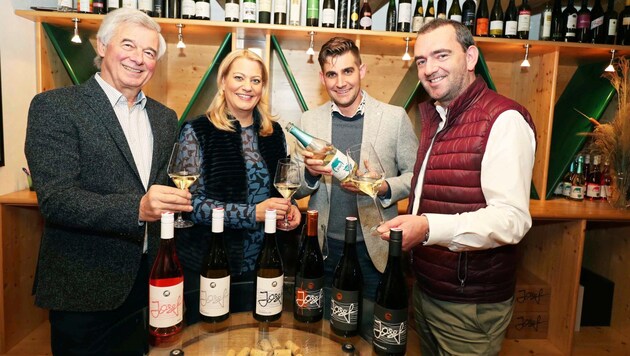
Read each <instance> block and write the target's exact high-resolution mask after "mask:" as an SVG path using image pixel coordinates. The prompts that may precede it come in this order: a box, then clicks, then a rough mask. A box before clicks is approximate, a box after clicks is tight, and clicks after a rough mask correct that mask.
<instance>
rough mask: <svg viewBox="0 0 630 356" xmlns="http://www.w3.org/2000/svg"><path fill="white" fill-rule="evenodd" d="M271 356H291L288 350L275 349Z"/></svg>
mask: <svg viewBox="0 0 630 356" xmlns="http://www.w3.org/2000/svg"><path fill="white" fill-rule="evenodd" d="M273 356H291V350H289V349H275V350H273Z"/></svg>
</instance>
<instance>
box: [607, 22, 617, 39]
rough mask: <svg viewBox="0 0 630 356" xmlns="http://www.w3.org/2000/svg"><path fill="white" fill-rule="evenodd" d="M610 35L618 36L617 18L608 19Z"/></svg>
mask: <svg viewBox="0 0 630 356" xmlns="http://www.w3.org/2000/svg"><path fill="white" fill-rule="evenodd" d="M608 36H617V19H610V20H608Z"/></svg>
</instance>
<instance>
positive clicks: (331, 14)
mask: <svg viewBox="0 0 630 356" xmlns="http://www.w3.org/2000/svg"><path fill="white" fill-rule="evenodd" d="M334 24H335V9H323V10H322V25H331V26H332V25H334Z"/></svg>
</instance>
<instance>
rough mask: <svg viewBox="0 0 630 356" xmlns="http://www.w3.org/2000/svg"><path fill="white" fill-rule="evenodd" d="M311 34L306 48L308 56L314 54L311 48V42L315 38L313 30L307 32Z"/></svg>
mask: <svg viewBox="0 0 630 356" xmlns="http://www.w3.org/2000/svg"><path fill="white" fill-rule="evenodd" d="M308 34H309V35H310V36H311V41H310V42H309V45H308V49H307V50H306V54H307V55H308V56H312V55H314V54H315V50H314V49H313V42H314V39H315V32H313V31H311V32H309V33H308Z"/></svg>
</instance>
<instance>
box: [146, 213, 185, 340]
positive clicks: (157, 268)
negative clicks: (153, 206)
mask: <svg viewBox="0 0 630 356" xmlns="http://www.w3.org/2000/svg"><path fill="white" fill-rule="evenodd" d="M174 221H175V220H174V218H173V213H163V214H162V233H161V239H160V248H159V250H158V253H157V257H156V258H155V262H154V263H153V267H152V268H151V274H150V275H149V342H150V343H151V344H152V345H159V344H161V343H163V342H169V341H170V340H172V338H173V337H174V336H175V335H177V334H178V333H179V332H181V331H182V326H183V324H184V323H183V319H184V272H183V270H182V266H181V264H180V263H179V258H177V252H176V251H175V239H174V238H173V237H174Z"/></svg>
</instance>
